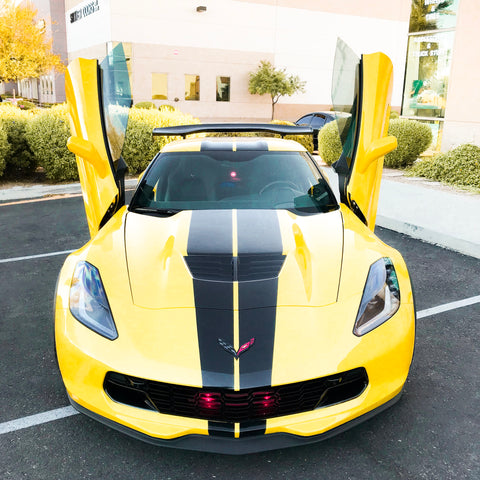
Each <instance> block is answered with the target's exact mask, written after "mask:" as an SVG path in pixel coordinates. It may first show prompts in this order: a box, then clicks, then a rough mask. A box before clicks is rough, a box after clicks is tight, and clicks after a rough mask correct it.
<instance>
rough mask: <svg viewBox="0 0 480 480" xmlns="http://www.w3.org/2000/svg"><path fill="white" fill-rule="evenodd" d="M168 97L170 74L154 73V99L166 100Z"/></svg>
mask: <svg viewBox="0 0 480 480" xmlns="http://www.w3.org/2000/svg"><path fill="white" fill-rule="evenodd" d="M167 98H168V75H167V74H166V73H152V100H166V99H167Z"/></svg>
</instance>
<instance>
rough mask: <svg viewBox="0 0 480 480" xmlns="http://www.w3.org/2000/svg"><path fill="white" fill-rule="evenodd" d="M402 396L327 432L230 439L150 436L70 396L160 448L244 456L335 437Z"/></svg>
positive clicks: (105, 420)
mask: <svg viewBox="0 0 480 480" xmlns="http://www.w3.org/2000/svg"><path fill="white" fill-rule="evenodd" d="M401 395H402V392H400V393H399V394H398V395H396V396H395V397H393V398H392V399H391V400H389V401H388V402H386V403H384V404H383V405H380V406H379V407H377V408H375V409H374V410H370V411H369V412H367V413H365V414H363V415H361V416H359V417H357V418H354V419H353V420H350V421H349V422H347V423H344V424H342V425H339V426H338V427H335V428H332V429H331V430H328V431H327V432H324V433H320V434H318V435H312V436H308V437H304V436H300V435H292V434H290V433H271V434H266V435H259V436H249V437H244V438H228V437H216V436H212V435H197V434H194V435H185V436H182V437H178V438H174V439H169V440H166V439H162V438H157V437H152V436H150V435H146V434H145V433H142V432H139V431H137V430H134V429H132V428H129V427H126V426H125V425H122V424H120V423H117V422H114V421H113V420H110V419H108V418H105V417H102V416H101V415H98V414H97V413H94V412H92V411H90V410H88V409H87V408H85V407H82V406H81V405H79V404H78V403H76V402H75V401H74V400H72V398H71V397H70V396H69V397H68V398H69V400H70V403H71V404H72V406H73V407H74V408H75V409H76V410H78V411H79V412H80V413H83V414H85V415H87V416H89V417H91V418H93V419H94V420H97V421H99V422H101V423H103V424H105V425H107V426H108V427H111V428H113V429H115V430H118V431H120V432H122V433H125V434H126V435H129V436H131V437H133V438H136V439H138V440H142V441H143V442H146V443H150V444H152V445H157V446H159V447H169V448H180V449H183V450H198V451H202V452H210V453H222V454H226V455H244V454H248V453H257V452H264V451H268V450H277V449H280V448H289V447H296V446H300V445H307V444H309V443H315V442H320V441H322V440H327V439H328V438H331V437H334V436H335V435H338V434H340V433H342V432H344V431H346V430H349V429H350V428H352V427H355V426H357V425H359V424H360V423H362V422H365V421H366V420H369V419H370V418H372V417H374V416H375V415H377V414H379V413H380V412H382V411H383V410H386V409H387V408H389V407H391V406H392V405H394V404H395V403H396V402H398V400H400V397H401Z"/></svg>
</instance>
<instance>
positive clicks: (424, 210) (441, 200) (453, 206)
mask: <svg viewBox="0 0 480 480" xmlns="http://www.w3.org/2000/svg"><path fill="white" fill-rule="evenodd" d="M322 169H323V171H324V172H325V173H326V175H327V176H328V178H329V180H330V182H331V183H332V186H334V191H337V190H338V188H337V187H336V185H337V184H338V182H337V176H336V173H335V172H334V171H333V169H332V168H330V167H327V166H323V167H322ZM136 183H137V180H136V179H133V178H132V179H128V180H127V181H126V186H127V188H134V186H135V185H136ZM80 192H81V190H80V184H79V183H69V184H62V185H44V184H43V185H32V186H14V187H11V188H0V203H4V202H11V201H18V200H25V199H32V198H39V197H45V196H52V195H72V194H79V193H80ZM377 225H378V226H379V227H385V228H388V229H390V230H394V231H396V232H399V233H405V234H407V235H409V236H411V237H413V238H418V239H420V240H423V241H426V242H429V243H433V244H435V245H439V246H442V247H445V248H448V249H451V250H454V251H457V252H460V253H463V254H465V255H469V256H472V257H476V258H480V194H472V193H469V192H466V191H462V190H459V189H455V188H452V187H448V186H445V185H442V184H440V183H438V182H431V181H429V180H425V179H422V178H412V177H406V176H405V175H404V174H403V173H402V172H401V171H397V170H385V171H384V174H383V178H382V185H381V189H380V198H379V205H378V213H377Z"/></svg>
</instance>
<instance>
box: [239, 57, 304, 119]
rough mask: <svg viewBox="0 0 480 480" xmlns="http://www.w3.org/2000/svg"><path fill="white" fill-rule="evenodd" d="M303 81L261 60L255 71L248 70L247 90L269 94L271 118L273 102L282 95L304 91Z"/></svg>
mask: <svg viewBox="0 0 480 480" xmlns="http://www.w3.org/2000/svg"><path fill="white" fill-rule="evenodd" d="M305 83H306V82H304V81H302V80H300V78H299V77H298V76H297V75H287V73H286V72H285V69H276V68H275V67H274V66H273V65H272V64H271V63H270V62H269V61H267V60H262V61H261V62H260V65H259V66H258V68H257V70H256V71H255V72H250V74H249V82H248V91H249V92H250V93H251V94H252V95H256V94H257V95H265V94H269V95H270V97H271V99H272V120H273V117H274V114H275V104H276V103H277V102H278V100H279V99H280V97H283V96H284V95H288V96H290V95H293V94H294V93H296V92H302V93H303V92H304V91H305Z"/></svg>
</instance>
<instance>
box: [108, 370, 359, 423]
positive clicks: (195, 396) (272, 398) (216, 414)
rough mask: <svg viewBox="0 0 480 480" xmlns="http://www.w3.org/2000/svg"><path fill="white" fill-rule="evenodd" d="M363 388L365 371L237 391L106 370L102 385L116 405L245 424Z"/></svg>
mask: <svg viewBox="0 0 480 480" xmlns="http://www.w3.org/2000/svg"><path fill="white" fill-rule="evenodd" d="M367 385H368V377H367V372H366V370H365V369H364V368H356V369H354V370H349V371H347V372H342V373H338V374H335V375H330V376H328V377H323V378H316V379H314V380H307V381H305V382H298V383H292V384H288V385H280V386H276V387H271V386H267V387H260V388H251V389H244V390H240V391H234V390H229V389H219V388H194V387H185V386H181V385H174V384H168V383H161V382H154V381H151V380H143V379H141V378H136V377H130V376H127V375H123V374H120V373H114V372H109V373H108V374H107V376H106V377H105V382H104V388H105V391H106V392H107V394H108V395H109V396H110V397H111V398H112V399H113V400H115V401H117V402H120V403H125V404H127V405H131V406H134V407H140V408H145V409H149V410H156V411H158V412H160V413H165V414H169V415H178V416H182V417H190V418H201V419H206V420H215V421H219V422H244V421H248V420H258V419H265V418H272V417H279V416H282V415H292V414H295V413H300V412H307V411H309V410H313V409H315V408H319V407H326V406H329V405H333V404H335V403H340V402H345V401H347V400H351V399H352V398H355V397H357V396H358V395H360V394H361V393H362V392H363V390H364V389H365V387H366V386H367Z"/></svg>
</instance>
